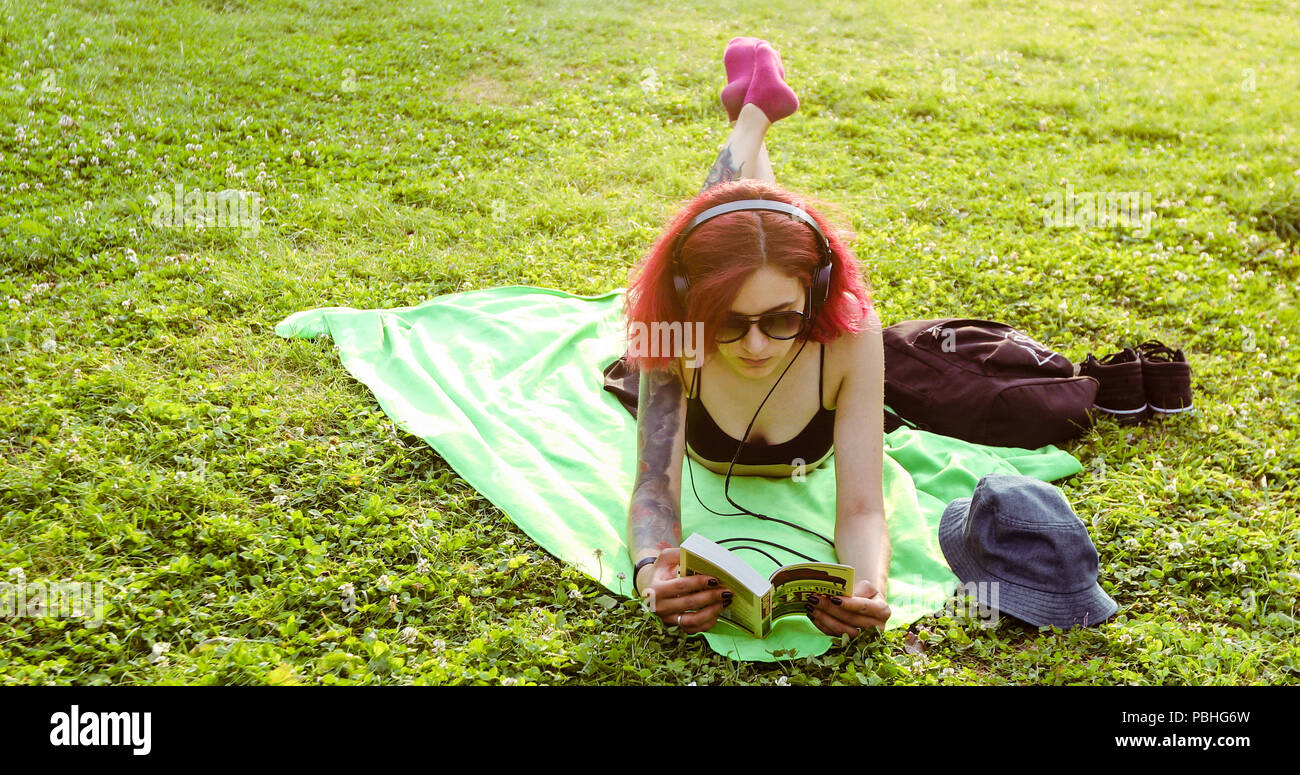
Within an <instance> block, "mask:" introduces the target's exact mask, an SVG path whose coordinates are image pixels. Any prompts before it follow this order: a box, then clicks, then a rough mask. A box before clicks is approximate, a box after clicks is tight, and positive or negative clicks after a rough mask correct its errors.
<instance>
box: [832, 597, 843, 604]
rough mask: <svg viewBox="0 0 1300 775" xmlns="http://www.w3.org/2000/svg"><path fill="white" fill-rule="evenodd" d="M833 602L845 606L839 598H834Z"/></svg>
mask: <svg viewBox="0 0 1300 775" xmlns="http://www.w3.org/2000/svg"><path fill="white" fill-rule="evenodd" d="M831 602H832V603H834V604H835V605H844V604H843V603H842V602H840V599H839V598H838V597H832V598H831Z"/></svg>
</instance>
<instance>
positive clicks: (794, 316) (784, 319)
mask: <svg viewBox="0 0 1300 775" xmlns="http://www.w3.org/2000/svg"><path fill="white" fill-rule="evenodd" d="M755 322H757V323H758V330H759V331H762V332H763V334H764V335H765V336H767V337H768V338H769V339H794V338H795V337H796V336H798V335H799V334H801V333H803V330H804V326H806V325H807V324H808V317H807V316H806V315H804V314H803V313H802V312H792V311H788V312H769V313H767V314H766V315H754V316H753V317H750V316H747V315H736V314H734V313H731V312H728V313H727V317H726V318H725V319H724V320H723V322H722V326H721V327H719V328H718V333H717V336H715V337H714V340H715V341H717V342H719V343H720V344H727V343H728V342H738V341H740V340H741V339H743V338H744V336H745V335H746V334H748V333H749V327H750V326H752V325H753V324H754V323H755Z"/></svg>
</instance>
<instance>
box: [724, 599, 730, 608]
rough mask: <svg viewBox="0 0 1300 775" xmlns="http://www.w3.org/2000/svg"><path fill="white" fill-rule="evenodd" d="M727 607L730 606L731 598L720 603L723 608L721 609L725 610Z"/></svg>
mask: <svg viewBox="0 0 1300 775" xmlns="http://www.w3.org/2000/svg"><path fill="white" fill-rule="evenodd" d="M729 605H731V598H727V599H726V600H723V601H722V607H723V608H726V607H727V606H729Z"/></svg>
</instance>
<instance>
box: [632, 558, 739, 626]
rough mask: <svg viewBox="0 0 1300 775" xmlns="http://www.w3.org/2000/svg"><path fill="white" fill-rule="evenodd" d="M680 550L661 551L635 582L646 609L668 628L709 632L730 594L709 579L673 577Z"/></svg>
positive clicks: (708, 577)
mask: <svg viewBox="0 0 1300 775" xmlns="http://www.w3.org/2000/svg"><path fill="white" fill-rule="evenodd" d="M681 556H682V553H681V550H680V549H665V550H663V551H662V552H660V553H659V557H658V559H656V560H655V561H654V564H653V565H647V566H646V567H644V568H642V569H641V578H639V579H637V583H638V588H639V589H640V590H641V598H642V599H643V600H645V602H646V607H647V608H649V609H650V612H651V613H653V614H654V615H655V616H658V617H659V619H660V620H662V621H663V623H664V624H666V625H668V626H669V627H678V628H680V629H681V631H682V632H684V633H687V634H692V635H693V634H695V633H697V632H704V631H705V630H708V629H711V628H712V627H713V625H714V624H715V623H717V621H718V616H719V615H720V614H721V613H722V609H723V608H725V607H727V606H729V605H731V591H730V590H728V589H726V588H724V587H723V586H722V585H721V584H719V583H718V580H717V579H715V578H714V577H712V576H705V575H702V574H698V573H697V574H695V575H693V576H686V577H684V578H678V577H677V567H678V565H679V563H680V562H681Z"/></svg>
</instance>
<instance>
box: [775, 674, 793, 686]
mask: <svg viewBox="0 0 1300 775" xmlns="http://www.w3.org/2000/svg"><path fill="white" fill-rule="evenodd" d="M776 685H777V686H789V685H790V679H789V678H788V677H786V676H784V675H783V676H781V677H779V678H777V679H776Z"/></svg>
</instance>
